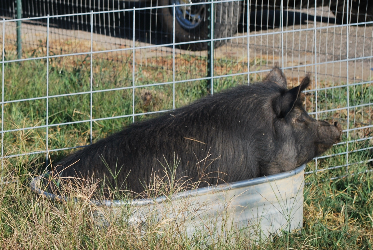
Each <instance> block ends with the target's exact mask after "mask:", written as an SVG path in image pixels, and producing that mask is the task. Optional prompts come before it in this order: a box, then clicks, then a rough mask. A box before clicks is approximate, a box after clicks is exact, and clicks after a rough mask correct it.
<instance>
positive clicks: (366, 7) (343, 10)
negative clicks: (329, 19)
mask: <svg viewBox="0 0 373 250" xmlns="http://www.w3.org/2000/svg"><path fill="white" fill-rule="evenodd" d="M368 2H369V1H368V0H350V6H349V11H350V15H349V16H348V19H349V22H350V23H361V22H370V21H373V2H370V3H368ZM330 10H331V11H332V12H333V14H334V15H335V16H336V17H337V19H338V20H340V21H341V22H342V23H343V24H346V23H347V0H335V1H333V2H332V3H331V5H330Z"/></svg>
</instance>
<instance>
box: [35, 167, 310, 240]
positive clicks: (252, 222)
mask: <svg viewBox="0 0 373 250" xmlns="http://www.w3.org/2000/svg"><path fill="white" fill-rule="evenodd" d="M304 168H305V165H303V166H300V167H298V168H296V169H295V170H292V171H289V172H285V173H280V174H275V175H271V176H265V177H260V178H255V179H250V180H244V181H238V182H234V183H228V184H221V185H217V186H214V187H204V188H199V189H195V190H190V191H185V192H180V193H177V194H175V195H173V196H171V197H158V198H155V199H137V200H130V201H120V200H114V201H110V200H103V201H92V204H94V205H95V206H96V213H95V215H96V221H97V223H98V224H100V225H105V224H107V223H108V222H107V219H106V218H108V216H107V214H110V217H111V218H112V217H113V216H114V217H116V219H124V220H126V221H127V222H128V223H130V224H132V225H134V226H139V227H146V225H147V223H149V221H150V220H152V221H153V222H154V220H156V221H158V222H159V221H162V220H167V221H168V223H170V222H171V223H178V225H181V226H183V228H184V232H186V234H187V235H188V236H191V235H193V234H195V233H196V232H202V231H204V230H205V231H206V230H207V231H208V234H210V235H220V234H226V233H227V232H229V231H230V230H235V231H237V230H240V231H241V232H244V233H245V234H246V235H249V236H251V237H252V238H253V239H264V238H266V237H269V236H272V235H275V234H278V233H281V231H288V232H291V231H294V230H299V229H300V228H302V226H303V187H304ZM41 178H42V177H41V176H39V177H36V178H34V179H33V180H32V182H31V188H32V190H33V191H35V192H36V193H39V194H40V195H43V196H45V197H48V198H51V199H57V198H58V199H63V197H59V196H56V195H54V194H51V193H47V192H45V191H43V190H41V188H40V180H41ZM123 207H126V211H127V213H126V214H127V216H125V218H123V214H124V213H123ZM111 221H112V220H111Z"/></svg>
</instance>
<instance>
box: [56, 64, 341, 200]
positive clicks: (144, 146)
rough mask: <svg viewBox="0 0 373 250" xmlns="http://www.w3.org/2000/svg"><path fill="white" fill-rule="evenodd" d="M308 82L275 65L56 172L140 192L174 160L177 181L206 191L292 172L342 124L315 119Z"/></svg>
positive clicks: (73, 158) (129, 130)
mask: <svg viewBox="0 0 373 250" xmlns="http://www.w3.org/2000/svg"><path fill="white" fill-rule="evenodd" d="M310 82H311V81H310V77H309V76H308V75H307V76H306V77H305V78H304V79H303V80H302V82H301V83H300V85H299V86H297V87H294V88H291V89H288V88H287V82H286V78H285V76H284V74H283V72H282V71H281V69H280V68H278V67H275V68H273V69H272V70H271V72H270V73H269V74H268V75H267V76H266V77H265V79H264V80H263V81H262V82H261V83H255V84H251V85H246V86H238V87H235V88H232V89H229V90H226V91H222V92H220V93H218V94H214V95H213V96H207V97H204V98H202V99H200V100H198V101H196V102H194V103H192V104H190V105H187V106H184V107H181V108H178V109H175V110H172V111H170V112H168V113H165V114H162V115H160V116H158V117H156V118H154V119H149V120H145V121H142V122H138V123H133V124H132V125H129V126H128V127H126V128H124V129H123V130H121V131H120V132H117V133H115V134H113V135H111V136H109V137H107V138H104V139H101V140H100V141H98V142H96V143H94V144H91V145H89V146H87V147H85V148H83V149H81V150H79V151H77V152H75V153H73V154H72V155H70V156H67V157H66V158H65V159H62V161H60V162H58V163H57V164H55V170H56V171H57V172H58V174H59V175H60V176H61V177H85V178H87V177H89V176H91V175H94V176H95V177H97V178H100V179H101V180H102V179H103V178H104V176H105V181H106V182H107V183H110V184H111V185H114V182H116V183H120V184H121V185H122V184H123V183H124V184H125V187H126V188H127V189H128V190H132V191H133V192H136V193H140V192H143V191H144V188H145V187H146V186H147V185H148V184H149V183H150V182H151V179H152V176H153V175H152V174H153V173H159V174H160V175H161V174H162V173H163V171H164V168H165V166H170V165H172V164H174V160H175V158H177V159H178V160H177V161H178V163H177V168H176V169H175V172H174V173H175V176H174V178H175V179H179V178H184V177H185V178H188V180H190V181H192V182H198V181H199V182H200V187H202V186H207V185H215V184H219V183H223V182H226V183H230V182H235V181H240V180H246V179H251V178H256V177H260V176H269V175H273V174H277V173H281V172H286V171H290V170H293V169H295V168H297V167H298V166H301V165H302V164H304V163H307V162H308V161H310V160H312V159H313V158H314V157H316V156H319V155H320V154H322V153H323V152H325V151H326V150H327V149H329V148H330V147H332V145H333V144H335V143H336V142H338V141H339V140H340V137H341V131H342V130H341V126H340V125H339V124H338V123H336V122H335V123H334V124H329V123H328V122H326V121H318V120H315V119H313V118H312V117H310V116H309V115H308V114H307V112H306V111H305V109H304V108H303V101H304V94H303V93H302V91H303V90H305V89H306V88H307V87H308V86H309V85H310ZM114 173H116V174H114ZM113 175H117V176H116V178H114V176H113ZM114 179H115V180H114ZM201 179H202V180H203V181H201Z"/></svg>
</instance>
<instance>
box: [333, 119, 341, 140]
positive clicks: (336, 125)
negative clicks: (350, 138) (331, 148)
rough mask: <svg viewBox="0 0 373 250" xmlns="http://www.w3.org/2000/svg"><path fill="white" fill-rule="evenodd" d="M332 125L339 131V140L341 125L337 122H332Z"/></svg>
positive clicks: (339, 138) (339, 137)
mask: <svg viewBox="0 0 373 250" xmlns="http://www.w3.org/2000/svg"><path fill="white" fill-rule="evenodd" d="M334 127H336V128H337V130H338V132H339V136H338V141H340V140H341V139H342V126H341V124H339V123H338V122H334Z"/></svg>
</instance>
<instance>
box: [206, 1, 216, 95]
mask: <svg viewBox="0 0 373 250" xmlns="http://www.w3.org/2000/svg"><path fill="white" fill-rule="evenodd" d="M207 20H209V21H210V25H209V26H208V27H209V31H210V32H209V37H210V42H209V43H208V51H207V77H209V78H210V86H209V84H208V83H207V84H206V85H207V91H208V92H210V94H213V93H214V40H213V39H214V25H215V24H214V0H210V4H209V7H208V8H207Z"/></svg>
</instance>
